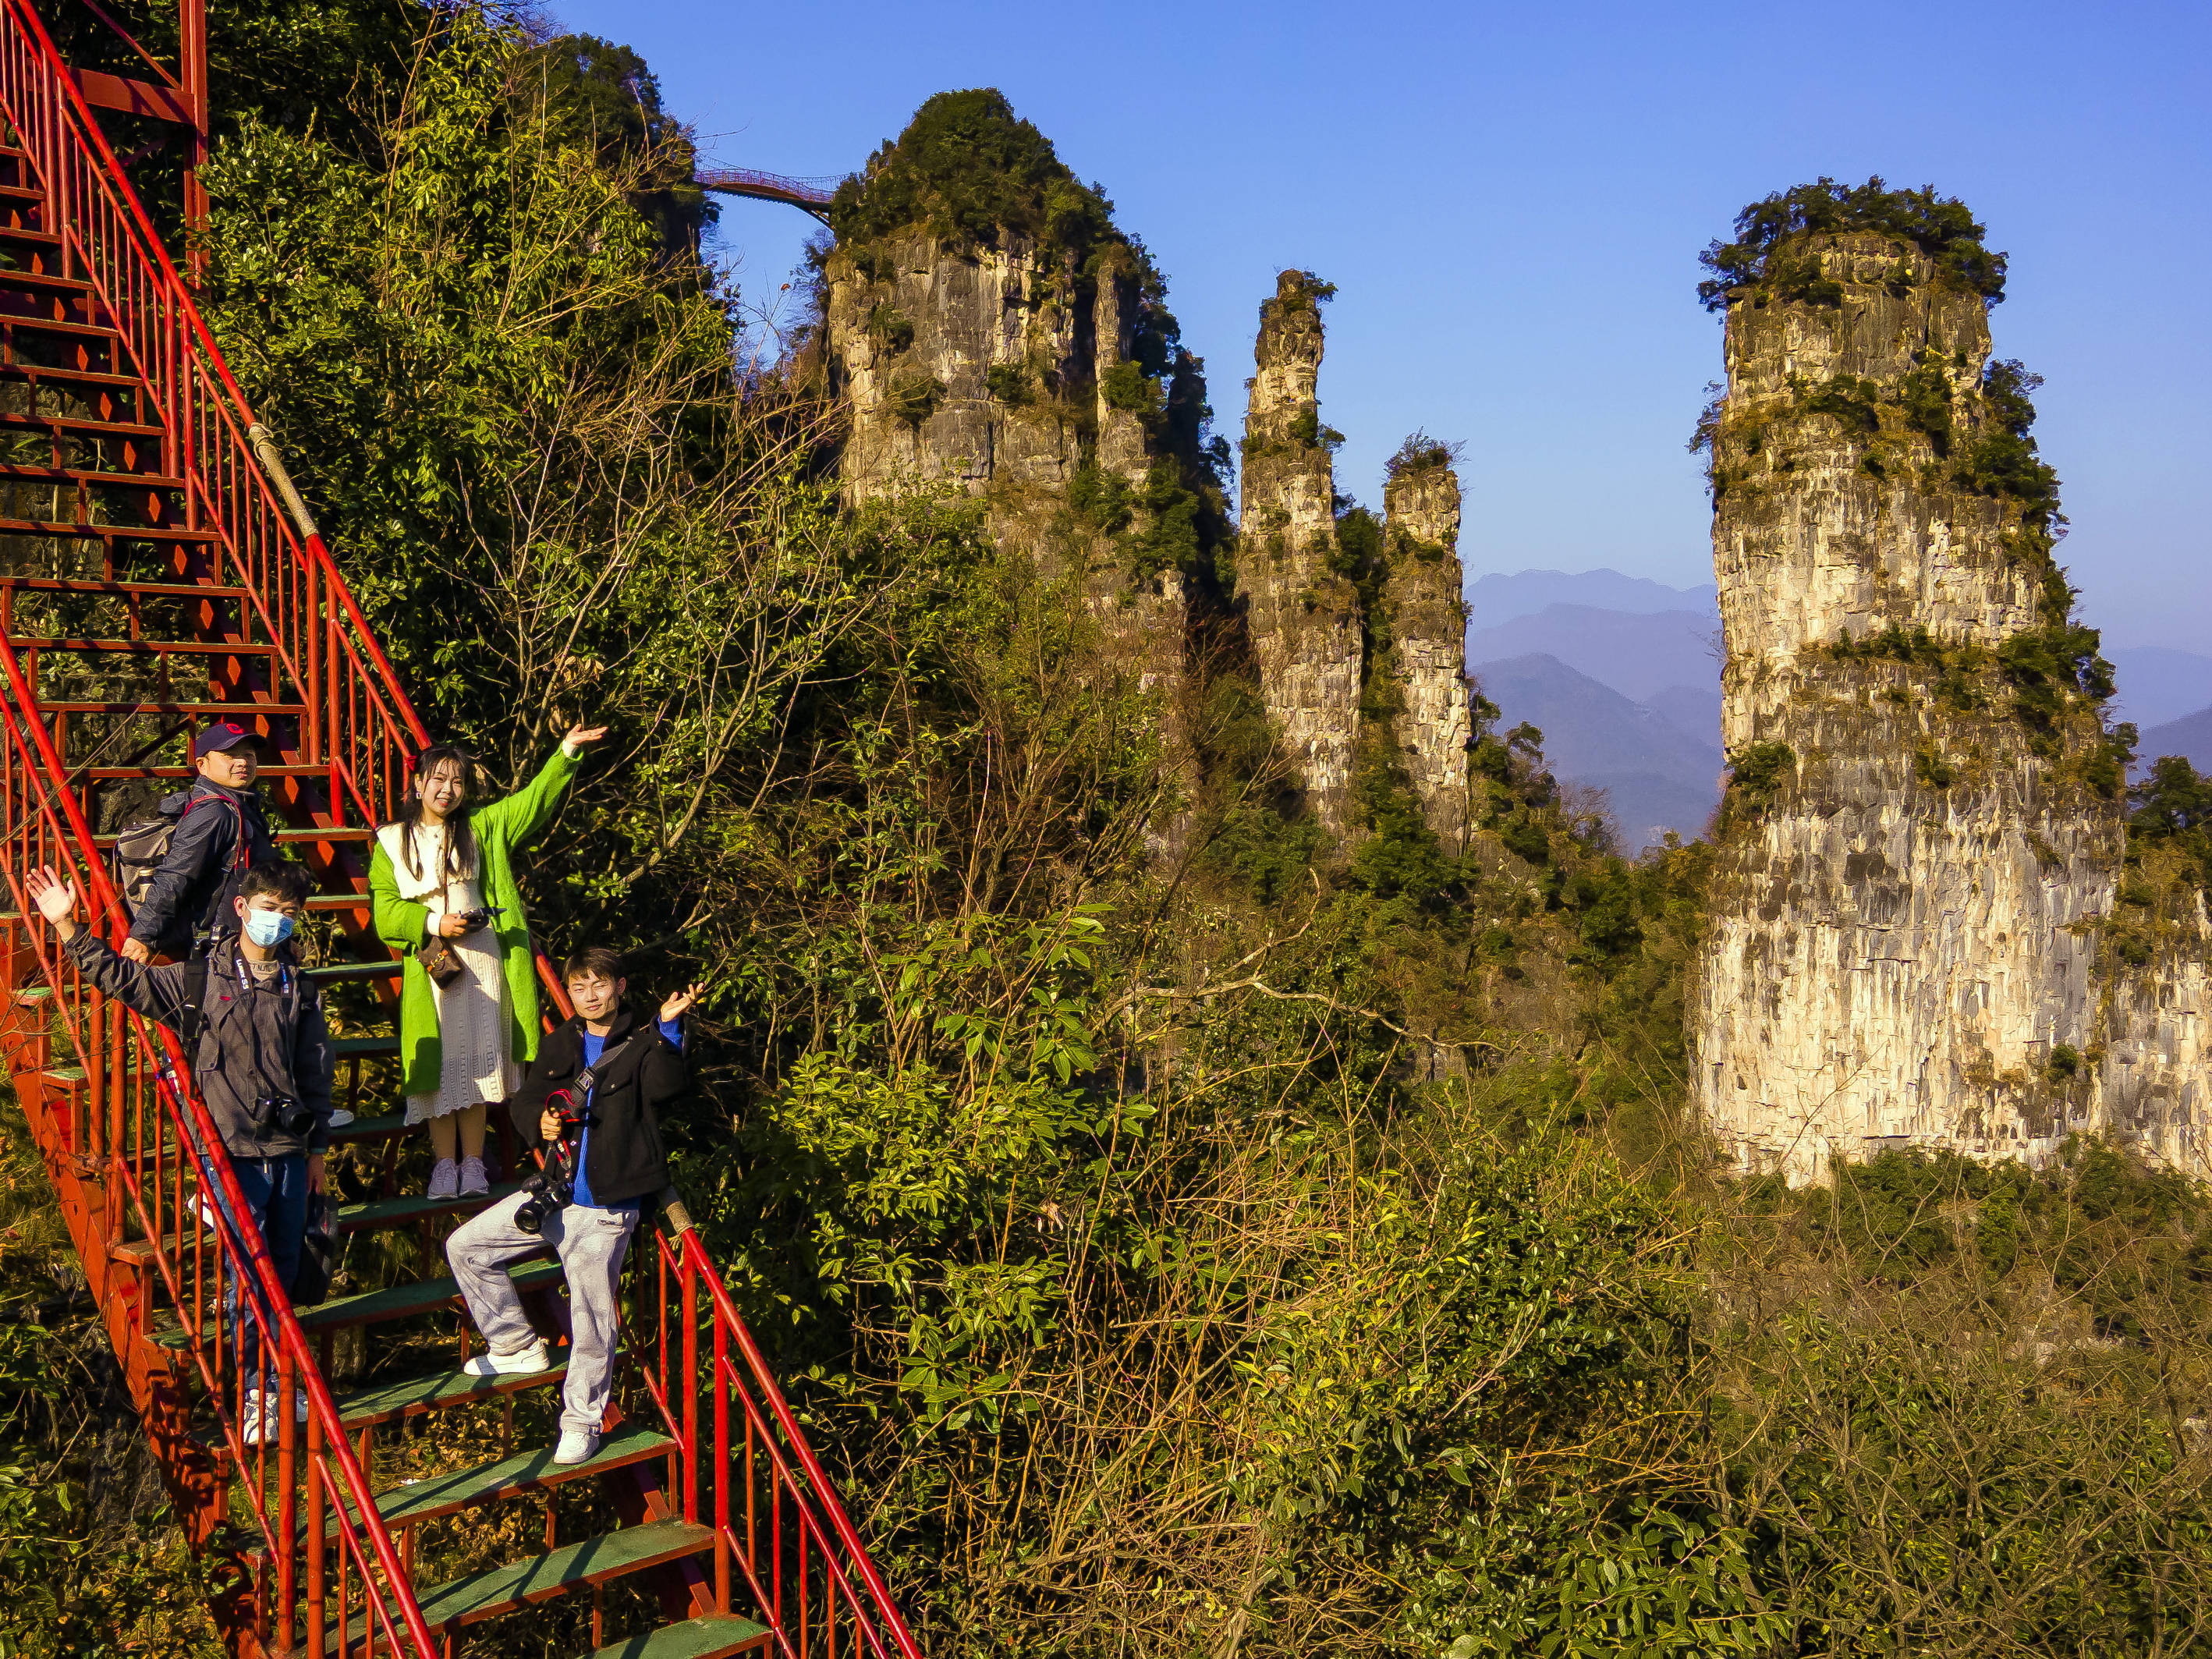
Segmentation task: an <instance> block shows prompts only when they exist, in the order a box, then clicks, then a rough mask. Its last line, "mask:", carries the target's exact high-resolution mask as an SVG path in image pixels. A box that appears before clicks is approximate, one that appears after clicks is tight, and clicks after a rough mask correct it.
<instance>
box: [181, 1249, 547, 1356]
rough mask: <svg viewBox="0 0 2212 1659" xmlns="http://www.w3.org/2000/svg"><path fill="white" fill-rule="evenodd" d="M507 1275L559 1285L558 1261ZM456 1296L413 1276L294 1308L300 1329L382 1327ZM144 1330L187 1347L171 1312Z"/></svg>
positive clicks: (523, 1282) (449, 1285)
mask: <svg viewBox="0 0 2212 1659" xmlns="http://www.w3.org/2000/svg"><path fill="white" fill-rule="evenodd" d="M507 1277H508V1278H509V1279H513V1281H514V1288H515V1289H516V1290H518V1291H521V1292H523V1293H524V1294H525V1295H527V1294H528V1293H529V1292H531V1291H542V1290H544V1289H547V1288H548V1287H549V1286H551V1285H557V1284H559V1283H560V1282H561V1264H560V1263H559V1262H557V1261H524V1262H519V1263H517V1264H516V1265H515V1266H513V1267H510V1268H508V1269H507ZM460 1299H461V1287H460V1286H459V1285H457V1284H455V1283H454V1282H453V1280H452V1279H411V1280H410V1281H409V1282H408V1283H406V1284H404V1285H389V1286H387V1287H386V1288H385V1289H383V1290H380V1291H362V1292H361V1293H360V1294H359V1295H357V1296H339V1297H331V1299H330V1300H329V1301H328V1302H325V1303H323V1304H321V1305H320V1306H319V1307H313V1308H296V1309H295V1310H293V1312H294V1314H295V1316H296V1317H297V1318H298V1319H299V1322H300V1328H301V1330H303V1331H310V1332H313V1331H331V1330H344V1329H347V1328H350V1327H352V1326H355V1325H380V1324H382V1323H384V1322H386V1321H388V1320H393V1319H409V1318H412V1317H413V1316H416V1315H417V1314H426V1313H435V1312H437V1311H438V1310H439V1309H441V1308H446V1307H450V1306H452V1305H453V1304H455V1303H457V1302H459V1300H460ZM148 1334H149V1337H150V1339H151V1340H153V1341H154V1342H155V1344H156V1345H158V1346H161V1347H164V1348H169V1349H180V1348H182V1347H184V1346H185V1332H184V1328H183V1326H181V1325H180V1324H179V1323H178V1322H177V1316H176V1315H175V1314H174V1313H173V1312H164V1313H163V1314H162V1316H161V1322H160V1323H159V1324H157V1325H156V1326H155V1328H153V1330H151V1331H150V1332H149V1333H148Z"/></svg>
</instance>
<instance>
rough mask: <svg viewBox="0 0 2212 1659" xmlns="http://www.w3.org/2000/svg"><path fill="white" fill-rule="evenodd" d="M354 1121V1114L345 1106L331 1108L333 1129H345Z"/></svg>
mask: <svg viewBox="0 0 2212 1659" xmlns="http://www.w3.org/2000/svg"><path fill="white" fill-rule="evenodd" d="M352 1121H353V1114H352V1113H351V1112H349V1111H348V1110H346V1109H345V1108H344V1107H343V1106H334V1107H332V1108H331V1127H332V1128H333V1129H343V1128H344V1127H345V1126H346V1125H347V1124H349V1123H350V1122H352Z"/></svg>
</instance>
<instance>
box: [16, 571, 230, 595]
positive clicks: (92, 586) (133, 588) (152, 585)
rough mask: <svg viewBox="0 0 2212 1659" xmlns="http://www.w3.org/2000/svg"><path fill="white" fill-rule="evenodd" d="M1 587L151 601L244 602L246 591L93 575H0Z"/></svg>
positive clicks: (20, 590)
mask: <svg viewBox="0 0 2212 1659" xmlns="http://www.w3.org/2000/svg"><path fill="white" fill-rule="evenodd" d="M0 587H12V588H15V589H16V590H17V591H18V592H26V593H106V594H112V595H114V596H115V597H117V598H122V599H128V598H130V597H131V596H133V595H136V596H137V598H139V599H245V598H246V589H245V588H242V587H225V586H222V585H221V584H220V583H216V582H130V581H107V580H102V579H100V578H98V577H92V576H19V575H15V574H0Z"/></svg>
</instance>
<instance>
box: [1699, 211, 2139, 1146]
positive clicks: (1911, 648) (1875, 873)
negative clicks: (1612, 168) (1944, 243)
mask: <svg viewBox="0 0 2212 1659" xmlns="http://www.w3.org/2000/svg"><path fill="white" fill-rule="evenodd" d="M1768 269H1769V270H1770V271H1777V270H1786V271H1787V272H1788V273H1789V276H1788V280H1787V281H1786V282H1776V281H1759V282H1753V283H1747V284H1745V285H1744V286H1742V287H1740V288H1738V289H1735V290H1734V291H1733V292H1732V293H1731V294H1730V295H1729V297H1728V318H1727V336H1726V359H1727V370H1728V386H1727V392H1726V396H1725V398H1724V399H1723V402H1722V403H1721V404H1719V405H1718V407H1717V411H1716V412H1717V422H1716V423H1715V424H1714V425H1713V427H1712V443H1713V447H1712V479H1713V495H1714V516H1713V562H1714V569H1715V573H1716V575H1717V578H1718V581H1719V585H1720V607H1721V614H1722V618H1723V624H1724V628H1725V632H1726V638H1727V645H1728V658H1727V665H1726V668H1725V671H1724V675H1723V692H1724V697H1725V710H1724V715H1723V734H1724V738H1725V741H1726V744H1727V746H1728V750H1729V759H1730V762H1731V764H1732V766H1733V767H1734V768H1735V774H1736V778H1737V782H1736V783H1735V785H1734V786H1732V787H1731V790H1730V793H1729V799H1728V802H1727V805H1726V807H1725V814H1726V821H1725V827H1724V828H1723V831H1722V834H1721V836H1720V847H1719V851H1718V856H1717V860H1716V866H1715V869H1714V874H1713V880H1712V887H1711V921H1710V926H1709V927H1708V928H1707V929H1706V933H1705V942H1704V945H1703V951H1702V959H1701V961H1700V962H1699V964H1698V968H1697V969H1696V972H1695V974H1694V975H1693V982H1692V999H1691V1011H1690V1015H1689V1021H1690V1036H1691V1041H1692V1051H1693V1054H1694V1062H1693V1070H1694V1075H1693V1078H1692V1090H1693V1092H1694V1095H1695V1097H1696V1098H1697V1099H1698V1101H1699V1103H1700V1105H1701V1106H1702V1108H1703V1109H1704V1111H1705V1115H1706V1117H1707V1119H1708V1121H1710V1122H1711V1125H1712V1126H1713V1127H1715V1128H1716V1129H1717V1131H1718V1132H1719V1133H1720V1134H1721V1135H1722V1136H1723V1139H1724V1140H1725V1141H1726V1142H1727V1143H1728V1144H1729V1146H1731V1147H1732V1148H1733V1149H1734V1150H1735V1152H1737V1154H1738V1155H1739V1157H1740V1158H1741V1161H1742V1163H1743V1164H1745V1165H1746V1166H1747V1167H1753V1168H1778V1169H1781V1170H1785V1171H1787V1172H1788V1173H1789V1174H1790V1176H1792V1178H1793V1179H1819V1178H1821V1177H1822V1176H1824V1175H1825V1173H1826V1170H1827V1168H1828V1166H1829V1164H1830V1162H1831V1160H1832V1159H1833V1158H1860V1157H1863V1156H1866V1155H1868V1154H1869V1153H1871V1152H1878V1151H1880V1150H1881V1149H1882V1148H1884V1147H1886V1146H1892V1145H1897V1144H1902V1143H1905V1142H1908V1141H1909V1142H1913V1143H1918V1144H1923V1145H1929V1146H1949V1147H1954V1148H1956V1149H1959V1150H1960V1151H1963V1152H1967V1153H1970V1154H1973V1155H1978V1156H1984V1157H2003V1156H2021V1157H2025V1158H2035V1157H2037V1156H2039V1155H2041V1154H2042V1153H2045V1152H2048V1151H2049V1150H2050V1149H2051V1147H2052V1146H2055V1145H2056V1144H2057V1139H2058V1138H2059V1137H2061V1136H2063V1134H2064V1133H2067V1132H2068V1131H2069V1129H2070V1128H2075V1127H2082V1126H2083V1124H2084V1123H2085V1122H2086V1121H2087V1118H2086V1114H2087V1112H2088V1111H2089V1110H2090V1109H2091V1108H2090V1105H2089V1103H2088V1102H2087V1098H2086V1097H2084V1095H2083V1094H2082V1092H2081V1090H2080V1089H2079V1088H2077V1087H2075V1085H2071V1084H2070V1083H2068V1082H2066V1081H2065V1080H2064V1079H2059V1078H2057V1077H2056V1076H2055V1075H2054V1072H2053V1068H2052V1065H2051V1055H2052V1054H2054V1053H2056V1052H2058V1051H2059V1050H2061V1049H2070V1050H2073V1051H2075V1052H2080V1051H2082V1050H2085V1049H2088V1048H2092V1047H2093V1045H2094V1044H2095V1043H2096V1042H2097V1041H2098V1040H2099V1035H2100V1034H2099V1027H2098V1018H2099V1015H2098V1004H2099V992H2098V988H2097V987H2098V973H2099V968H2098V957H2099V946H2098V939H2097V931H2096V930H2097V924H2098V922H2099V921H2100V918H2102V917H2103V915H2105V913H2106V911H2107V910H2108V909H2109V908H2110V906H2111V899H2112V878H2113V875H2114V872H2115V871H2116V870H2117V868H2118V861H2119V858H2120V854H2121V852H2122V848H2123V830H2122V826H2121V803H2120V802H2119V800H2118V799H2116V787H2115V784H2116V780H2115V777H2114V776H2113V775H2111V773H2110V772H2109V770H2106V771H2103V772H2100V769H2099V766H2098V764H2097V757H2099V756H2100V754H2106V753H2108V745H2107V744H2106V736H2105V732H2104V730H2103V727H2102V726H2101V724H2100V716H2099V712H2098V709H2097V708H2096V701H2097V700H2096V697H2095V696H2094V695H2093V690H2086V689H2084V688H2083V687H2081V686H2077V685H2075V684H2074V682H2073V677H2072V671H2071V670H2070V669H2069V671H2068V672H2067V674H2066V675H2065V676H2064V677H2063V678H2065V679H2066V681H2067V684H2065V685H2063V686H2060V685H2058V684H2057V683H2056V680H2055V679H2054V678H2052V677H2049V676H2046V677H2045V679H2044V681H2042V682H2041V683H2040V684H2041V685H2042V688H2043V691H2047V692H2048V693H2049V695H2048V696H2043V695H2042V692H2035V694H2034V695H2033V696H2031V695H2029V694H2030V693H2031V691H2033V687H2031V685H2030V684H2029V682H2028V681H2027V679H2026V678H2023V677H2022V675H2021V673H2018V672H2015V671H2013V669H2012V668H2011V667H2008V665H2007V662H2006V661H2004V660H2001V659H2000V656H1999V653H2001V652H2005V651H2010V652H2011V653H2013V658H2014V659H2016V660H2015V663H2014V666H2017V665H2018V662H2021V661H2025V657H2024V656H2023V655H2022V653H2023V652H2027V651H2029V650H2030V647H2033V648H2034V649H2040V648H2041V647H2040V646H2039V643H2038V642H2039V641H2042V640H2047V639H2049V638H2051V635H2050V633H2049V632H2048V630H2049V629H2052V628H2056V627H2063V624H2064V621H2065V617H2064V606H2065V597H2066V596H2065V594H2064V592H2063V578H2060V577H2058V576H2057V574H2056V567H2055V566H2053V565H2052V564H2051V559H2050V552H2049V546H2050V544H2049V540H2048V537H2047V535H2046V534H2045V527H2046V526H2045V523H2044V520H2043V519H2042V516H2041V514H2042V513H2044V512H2047V510H2048V504H2047V503H2046V504H2045V506H2044V507H2041V508H2039V507H2038V506H2037V504H2036V502H2035V501H2033V499H2032V498H2031V497H2032V492H2029V493H2027V494H2023V493H2022V491H2021V489H2018V488H2017V487H2015V485H2001V484H1992V483H1991V482H1990V476H1989V475H1988V474H1987V472H1986V470H1985V469H1984V468H1983V463H1982V461H1981V460H1979V459H1977V458H1978V457H1984V456H1986V455H1987V454H1989V453H1992V452H1989V451H1986V450H1985V449H1984V448H1982V447H1980V446H1982V445H1983V441H1984V440H1985V439H1989V438H1990V437H1991V436H1992V435H1996V433H1998V432H1999V431H2000V430H2001V429H2002V428H2003V427H2004V425H2005V422H2006V418H2007V410H2006V406H2005V405H2004V403H2003V398H2002V386H2001V385H2000V386H1998V395H1996V396H1995V397H1993V396H1992V395H1991V392H1990V389H1989V388H1988V387H1985V386H1984V378H1983V371H1984V365H1985V364H1986V362H1987V361H1988V359H1989V356H1990V335H1989V325H1988V318H1987V309H1986V304H1985V301H1984V297H1983V295H1981V294H1980V293H1978V292H1976V291H1974V289H1973V288H1972V286H1970V285H1969V284H1968V283H1966V282H1962V281H1961V280H1960V279H1959V278H1958V277H1957V276H1955V275H1954V272H1953V271H1952V270H1947V269H1946V268H1945V267H1944V266H1943V265H1942V264H1940V263H1939V262H1937V261H1936V260H1934V259H1932V258H1929V256H1928V255H1927V254H1925V253H1923V252H1922V251H1921V249H1920V247H1919V246H1917V245H1916V243H1915V242H1913V241H1912V240H1909V239H1908V238H1906V237H1904V236H1893V235H1889V234H1865V233H1850V234H1829V235H1809V234H1801V235H1800V236H1798V237H1796V238H1794V239H1791V240H1789V241H1787V242H1786V243H1785V244H1784V246H1782V247H1781V248H1780V249H1779V250H1778V251H1777V252H1775V253H1774V254H1773V256H1772V257H1771V259H1770V261H1769V264H1768ZM2023 429H2024V428H2023ZM1978 469H1980V470H1978ZM2088 678H2089V679H2091V680H2093V678H2094V676H2093V673H2092V674H2091V675H2090V676H2089V677H2088ZM2039 698H2040V702H2039V704H2038V706H2035V707H2031V706H2030V705H2031V704H2032V703H2038V699H2039Z"/></svg>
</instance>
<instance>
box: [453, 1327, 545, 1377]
mask: <svg viewBox="0 0 2212 1659" xmlns="http://www.w3.org/2000/svg"><path fill="white" fill-rule="evenodd" d="M552 1364H553V1356H552V1355H551V1354H550V1353H549V1352H546V1348H545V1339H544V1337H542V1336H541V1337H539V1338H538V1340H536V1341H535V1342H533V1343H532V1344H531V1345H530V1346H528V1347H526V1348H524V1349H521V1350H520V1351H518V1352H514V1353H480V1354H478V1355H477V1357H476V1358H473V1359H471V1360H470V1361H468V1362H467V1363H466V1364H464V1365H463V1366H462V1367H461V1370H463V1371H464V1372H465V1373H466V1374H467V1375H469V1376H529V1375H530V1374H531V1373H532V1372H533V1371H542V1370H550V1369H551V1368H552Z"/></svg>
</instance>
